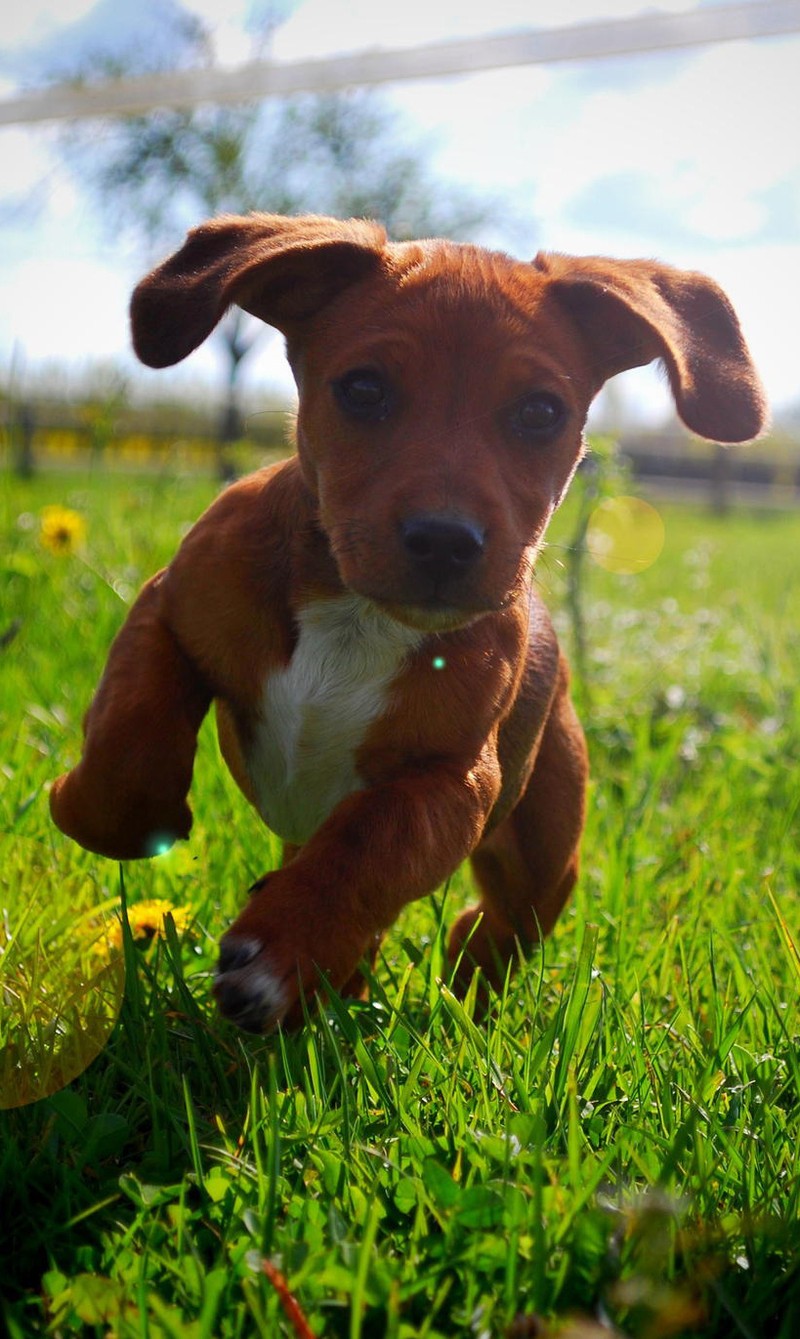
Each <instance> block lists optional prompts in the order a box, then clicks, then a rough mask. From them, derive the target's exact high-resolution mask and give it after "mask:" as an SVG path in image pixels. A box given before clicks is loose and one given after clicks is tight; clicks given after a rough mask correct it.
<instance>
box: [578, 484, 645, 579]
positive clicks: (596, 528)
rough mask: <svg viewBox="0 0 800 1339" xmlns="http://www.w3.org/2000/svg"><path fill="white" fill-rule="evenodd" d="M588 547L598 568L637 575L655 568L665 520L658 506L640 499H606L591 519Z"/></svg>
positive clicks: (587, 531)
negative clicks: (656, 507)
mask: <svg viewBox="0 0 800 1339" xmlns="http://www.w3.org/2000/svg"><path fill="white" fill-rule="evenodd" d="M586 547H587V548H588V550H589V554H590V557H591V558H592V559H593V560H594V562H596V563H597V565H598V567H604V568H605V569H606V571H607V572H615V573H618V574H619V575H622V576H634V575H635V574H636V573H637V572H644V571H646V569H647V568H648V567H652V565H653V563H654V562H655V561H656V559H657V558H658V557H659V555H660V553H661V550H662V549H663V547H664V522H663V520H662V519H661V516H660V515H659V513H658V512H657V511H656V509H655V507H652V506H651V505H650V503H649V502H644V501H643V500H642V499H641V498H638V497H614V498H607V499H606V501H605V502H601V503H600V504H599V505H598V506H597V507H595V509H594V511H593V512H592V515H591V517H590V518H589V525H588V527H587V530H586Z"/></svg>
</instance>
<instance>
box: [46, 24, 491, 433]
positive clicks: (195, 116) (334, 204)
mask: <svg viewBox="0 0 800 1339" xmlns="http://www.w3.org/2000/svg"><path fill="white" fill-rule="evenodd" d="M158 14H159V23H160V26H161V37H160V40H159V41H157V42H154V41H153V40H152V38H151V39H150V40H148V42H147V44H146V47H143V46H141V45H137V43H136V42H135V41H134V42H129V43H128V45H127V46H126V48H125V49H124V50H121V51H120V50H117V51H109V50H105V51H95V52H93V53H92V54H90V55H89V56H88V57H86V58H85V59H84V60H83V61H82V63H81V65H80V67H79V68H77V69H75V68H73V69H72V70H71V71H65V70H63V69H62V70H61V71H60V72H59V75H58V77H59V78H60V79H61V80H63V79H65V78H70V79H72V80H79V81H81V82H93V81H96V80H98V79H108V78H111V77H122V76H127V77H130V76H133V75H137V74H144V73H150V72H153V71H156V70H159V69H175V68H176V67H183V68H185V67H191V66H193V65H194V66H198V65H204V64H208V63H212V62H213V48H212V43H211V38H210V34H209V32H208V31H207V29H206V28H205V27H204V26H203V25H202V23H201V22H200V21H199V20H198V19H196V18H195V17H194V16H190V15H188V14H187V13H186V12H185V11H184V10H182V9H181V8H180V6H179V5H178V4H175V3H172V0H168V3H165V4H163V5H162V6H160V7H159V10H158ZM282 17H283V13H282V11H281V5H280V2H279V3H278V4H275V3H273V4H272V5H271V6H269V8H268V10H267V12H266V14H263V13H262V22H261V25H260V29H259V31H258V33H257V34H256V39H255V42H256V46H261V47H263V46H264V45H265V44H267V43H268V41H269V38H270V36H271V33H272V31H273V30H274V28H275V27H276V26H277V24H278V23H279V22H280V20H281V19H282ZM64 147H65V155H66V161H67V163H68V164H69V165H70V166H71V167H72V169H73V170H74V174H75V177H76V179H77V180H78V181H79V183H80V184H81V186H82V187H83V188H85V189H87V190H88V191H89V193H90V195H91V196H92V198H93V200H94V202H95V204H96V205H97V206H98V208H99V209H100V210H101V211H102V213H103V214H104V216H105V218H106V220H107V222H108V223H109V224H110V226H111V228H112V229H113V230H114V232H115V233H119V232H121V231H122V232H128V233H131V232H133V233H135V234H136V235H137V237H140V238H141V239H142V241H143V242H145V243H146V244H147V245H148V246H149V247H150V248H153V247H155V245H156V244H157V245H159V246H161V245H171V244H174V243H176V242H177V240H178V236H179V234H181V233H182V232H183V231H184V230H185V228H187V227H189V226H191V225H193V224H195V223H198V222H200V221H201V220H202V219H204V218H206V217H208V216H209V215H212V214H215V213H220V212H233V213H247V212H249V211H250V210H266V211H268V212H270V213H278V214H301V213H324V214H334V215H339V216H343V217H348V216H365V217H369V218H375V219H379V220H380V221H381V222H382V223H383V224H384V226H385V227H386V229H387V231H388V232H389V234H390V235H391V236H392V237H394V238H395V239H396V240H398V241H402V240H404V239H407V238H409V237H412V236H416V237H419V236H423V237H424V236H442V235H444V236H448V237H452V238H455V239H460V238H466V237H470V236H474V235H475V234H477V233H478V232H479V231H480V229H481V228H482V227H484V226H486V225H487V224H488V222H489V220H490V217H491V215H492V214H493V213H495V209H494V207H493V205H492V202H490V201H489V200H487V199H486V198H485V197H483V198H480V197H478V196H477V195H475V194H474V193H472V192H470V191H468V190H466V189H465V188H463V187H458V186H452V185H448V186H447V187H445V186H444V185H443V183H441V182H440V181H437V180H436V179H435V177H434V176H433V174H432V173H431V172H430V170H429V169H428V167H427V165H426V160H425V153H424V150H423V148H422V147H420V146H419V145H411V144H410V143H409V139H408V135H407V132H404V130H403V127H402V126H401V125H399V124H398V121H397V116H396V113H395V112H394V110H393V109H392V108H391V106H389V105H388V104H387V103H385V102H384V101H383V100H382V99H380V98H379V97H378V96H377V95H376V94H374V93H371V92H364V91H352V92H348V93H336V94H328V95H324V96H310V95H304V96H302V97H297V98H294V99H291V100H289V101H285V102H277V101H273V100H267V101H266V102H265V103H263V104H258V105H247V106H242V107H238V106H237V107H232V108H231V107H215V106H201V107H198V108H195V109H193V110H186V111H183V110H178V111H173V110H157V111H154V112H152V113H151V114H149V115H147V116H134V117H120V118H114V119H112V120H109V121H106V122H105V123H103V124H102V126H101V127H100V128H99V131H98V126H97V125H96V124H95V123H78V124H76V125H74V126H72V127H71V128H70V129H69V130H68V131H67V132H66V133H65V140H64ZM262 329H263V327H261V326H260V325H256V323H253V322H251V320H250V318H248V317H246V316H245V315H244V313H243V312H241V311H240V310H239V309H238V308H234V309H233V310H232V311H231V312H229V313H228V315H227V316H226V318H225V319H224V321H223V322H222V323H221V325H220V327H219V330H218V338H219V339H221V341H222V344H223V347H224V349H225V354H226V361H227V392H226V399H225V405H224V409H223V413H222V417H221V426H220V437H221V442H222V450H223V455H224V447H225V444H226V443H227V442H230V441H233V440H235V439H236V438H237V437H238V436H239V435H240V432H241V420H240V413H239V400H238V377H239V371H240V368H241V364H242V362H243V361H244V359H245V358H246V357H247V355H248V353H249V352H250V351H251V349H252V347H253V345H254V342H255V340H256V339H257V337H258V334H259V333H260V332H261V330H262Z"/></svg>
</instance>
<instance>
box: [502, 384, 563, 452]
mask: <svg viewBox="0 0 800 1339" xmlns="http://www.w3.org/2000/svg"><path fill="white" fill-rule="evenodd" d="M565 415H566V409H565V406H564V404H563V401H561V400H559V398H558V396H557V395H551V393H550V392H549V391H533V392H531V394H530V395H523V396H522V397H521V398H520V399H519V400H517V402H516V404H515V405H514V408H513V410H512V413H511V424H512V427H513V428H514V431H515V432H516V433H517V435H518V436H519V437H525V438H528V439H529V440H531V441H536V440H538V439H541V438H544V437H548V436H550V435H551V434H552V433H554V432H555V431H556V430H557V429H558V428H559V427H560V426H561V424H562V422H563V420H564V417H565Z"/></svg>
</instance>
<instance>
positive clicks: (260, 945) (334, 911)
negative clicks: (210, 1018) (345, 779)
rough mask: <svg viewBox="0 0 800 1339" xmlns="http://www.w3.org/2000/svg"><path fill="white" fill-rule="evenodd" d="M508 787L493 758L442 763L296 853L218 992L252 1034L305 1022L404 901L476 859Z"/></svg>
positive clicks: (398, 781) (361, 795) (360, 806)
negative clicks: (323, 990) (325, 986)
mask: <svg viewBox="0 0 800 1339" xmlns="http://www.w3.org/2000/svg"><path fill="white" fill-rule="evenodd" d="M499 788H500V771H499V767H498V764H497V757H496V753H495V751H494V748H493V747H491V746H487V747H486V749H485V750H484V753H483V754H482V755H481V757H480V758H479V759H478V760H473V763H472V764H471V765H469V764H468V765H466V766H465V765H458V764H456V763H451V764H448V763H446V762H441V761H437V762H436V763H432V764H430V765H427V766H424V765H420V767H419V768H418V769H415V770H414V771H408V772H404V773H403V774H402V775H400V776H397V777H395V778H394V779H392V780H391V781H385V782H381V783H379V784H376V785H375V786H373V787H371V788H369V789H367V790H362V791H358V792H356V793H355V794H353V795H351V796H349V797H348V798H347V799H346V800H344V801H343V802H342V803H341V804H339V805H338V806H337V808H336V809H335V810H334V812H333V813H332V814H331V816H330V817H329V818H328V819H327V820H326V821H325V823H323V824H322V826H321V827H320V828H319V829H318V831H317V832H316V833H315V834H314V836H313V837H312V838H311V839H310V841H309V842H308V843H307V844H306V845H305V846H304V847H303V849H302V850H301V851H300V852H299V854H298V855H297V856H296V857H295V858H294V859H293V860H292V861H291V862H290V863H289V864H288V865H285V866H284V867H283V868H282V869H280V870H277V871H276V872H275V873H274V874H268V875H267V876H266V878H264V879H261V880H259V882H258V883H257V884H256V885H255V888H254V890H253V896H252V898H251V900H250V902H249V904H248V905H247V906H246V907H245V909H244V911H243V912H242V913H241V915H240V916H239V917H238V919H237V920H236V921H235V922H234V924H233V926H232V927H231V929H230V930H229V931H228V933H227V934H226V935H225V938H224V939H223V941H222V945H221V951H220V960H219V968H218V973H217V979H216V983H215V987H214V989H215V994H216V997H217V1002H218V1004H219V1007H220V1009H221V1010H222V1012H223V1013H224V1014H225V1015H226V1016H227V1017H228V1018H230V1019H231V1020H232V1021H233V1022H235V1023H238V1025H239V1026H240V1027H243V1028H245V1029H247V1030H248V1031H251V1032H264V1031H268V1030H269V1029H270V1028H272V1027H274V1026H275V1025H276V1024H277V1023H279V1022H281V1021H285V1022H287V1023H289V1024H290V1025H294V1024H297V1023H300V1022H301V1021H302V1011H301V1010H302V1006H301V999H302V998H303V996H309V995H312V994H313V993H314V992H315V991H316V990H317V989H318V988H319V986H320V984H321V982H322V981H323V979H324V980H327V981H328V982H330V984H331V985H332V986H334V987H336V988H340V987H341V986H343V985H344V984H345V983H346V982H347V981H348V980H349V979H350V977H351V976H352V975H353V973H354V972H355V970H356V969H357V967H358V964H359V961H360V960H361V959H362V958H364V957H368V956H369V953H370V949H371V948H372V947H373V946H374V943H375V939H376V936H378V935H379V934H380V933H381V932H382V931H383V930H385V929H386V927H387V926H389V925H391V923H392V922H393V921H394V920H395V918H396V917H397V915H398V914H399V912H400V910H401V909H402V908H403V907H404V906H405V905H406V903H407V902H411V901H413V900H414V899H415V898H418V897H422V896H424V894H426V893H429V892H431V891H432V890H433V889H434V888H436V887H438V885H439V884H440V883H442V882H443V881H444V880H445V879H446V878H448V877H449V875H450V874H452V872H453V870H454V869H456V868H457V866H458V865H459V864H460V863H461V861H462V860H464V859H465V858H466V856H467V855H468V854H469V853H470V851H472V850H473V849H474V848H475V846H476V844H477V842H478V841H479V839H480V836H481V833H482V831H483V828H484V825H485V823H486V819H487V817H488V815H489V813H490V812H491V809H492V806H493V804H494V802H495V800H496V798H497V795H498V793H499Z"/></svg>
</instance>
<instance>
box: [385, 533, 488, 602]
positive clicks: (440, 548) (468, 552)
mask: <svg viewBox="0 0 800 1339" xmlns="http://www.w3.org/2000/svg"><path fill="white" fill-rule="evenodd" d="M400 537H401V540H402V544H403V548H404V550H405V553H406V555H407V557H408V559H409V562H410V565H411V567H412V569H413V570H414V572H415V573H416V574H417V576H418V577H420V578H422V579H423V580H424V581H427V582H429V583H430V586H431V588H432V589H433V590H437V589H440V588H441V587H443V586H448V585H452V583H453V582H458V581H459V580H461V579H463V578H468V577H469V576H471V575H472V573H473V571H474V569H475V567H476V566H477V565H478V563H479V561H480V559H481V558H482V556H483V552H484V547H485V542H486V535H485V532H484V530H483V528H482V527H481V526H479V525H478V524H477V523H476V522H474V521H470V520H467V519H463V518H460V517H453V516H442V515H436V514H433V515H423V516H415V517H413V518H411V519H410V520H407V521H404V522H403V524H402V525H401V527H400Z"/></svg>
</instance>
